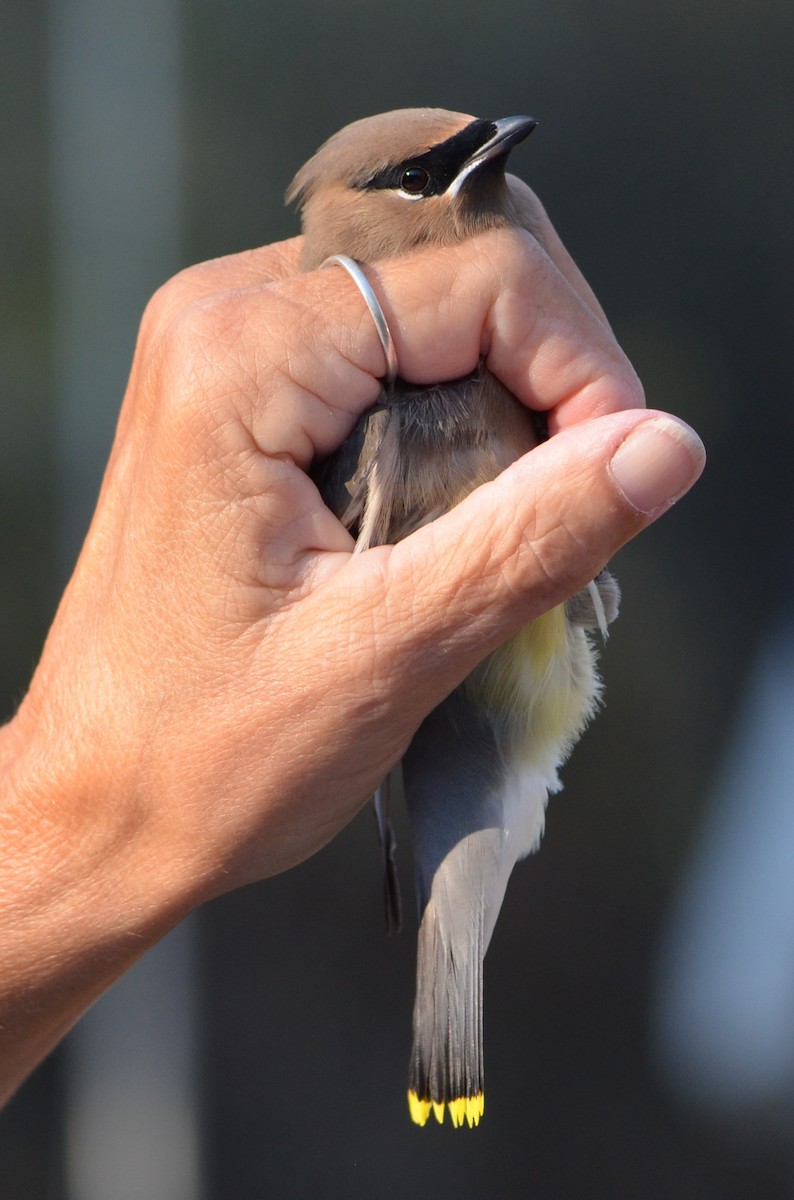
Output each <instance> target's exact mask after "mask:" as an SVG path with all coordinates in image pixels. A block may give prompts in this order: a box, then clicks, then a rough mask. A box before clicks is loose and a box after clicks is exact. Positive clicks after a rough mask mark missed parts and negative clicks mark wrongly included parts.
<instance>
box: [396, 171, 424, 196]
mask: <svg viewBox="0 0 794 1200" xmlns="http://www.w3.org/2000/svg"><path fill="white" fill-rule="evenodd" d="M429 182H430V176H429V175H428V173H427V171H426V170H425V169H424V167H407V168H406V170H404V171H403V173H402V175H401V176H400V187H401V188H402V190H403V191H404V192H407V193H408V195H409V196H418V195H419V193H420V192H423V191H424V190H425V188H426V187H427V185H428V184H429Z"/></svg>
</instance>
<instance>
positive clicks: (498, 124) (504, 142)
mask: <svg viewBox="0 0 794 1200" xmlns="http://www.w3.org/2000/svg"><path fill="white" fill-rule="evenodd" d="M536 125H537V121H536V120H535V118H534V117H502V118H501V120H499V121H494V122H493V127H494V133H493V134H492V135H491V137H489V139H488V141H487V142H486V143H485V145H483V146H480V148H479V150H477V151H476V152H475V153H474V154H472V156H471V158H468V159H467V160H466V162H465V163H464V164H463V166H462V167H461V169H460V170H459V171H458V174H457V175H456V176H455V179H454V180H453V181H452V184H451V185H450V187H449V189H448V190H449V194H450V195H452V196H456V195H457V193H458V192H459V191H460V188H461V187H462V185H463V183H464V182H465V180H466V179H468V177H469V176H470V175H471V174H472V172H473V171H478V170H479V169H480V167H482V166H484V165H485V163H487V162H492V161H493V159H495V158H506V157H507V155H508V154H509V153H510V151H511V150H512V149H513V147H514V146H517V145H518V143H519V142H523V140H524V138H528V137H529V135H530V134H531V133H532V130H533V129H534V128H535V126H536Z"/></svg>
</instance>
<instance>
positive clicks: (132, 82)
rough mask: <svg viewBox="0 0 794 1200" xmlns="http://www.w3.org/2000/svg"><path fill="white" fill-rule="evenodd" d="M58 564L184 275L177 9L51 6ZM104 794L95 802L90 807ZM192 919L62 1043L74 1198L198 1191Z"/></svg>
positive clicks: (71, 546) (107, 0) (188, 1198)
mask: <svg viewBox="0 0 794 1200" xmlns="http://www.w3.org/2000/svg"><path fill="white" fill-rule="evenodd" d="M49 26H50V31H51V44H50V100H51V131H52V192H53V198H52V220H53V225H52V228H53V242H52V246H53V288H54V300H55V321H56V332H55V353H54V363H55V389H56V393H57V406H56V413H57V416H56V434H57V448H58V464H57V469H58V472H59V493H60V501H59V512H60V517H61V527H60V531H59V547H60V557H61V562H60V568H61V571H62V573H63V575H64V576H66V575H67V574H68V571H69V570H70V568H71V565H72V563H73V561H74V559H75V557H76V554H77V550H78V548H79V545H80V542H81V540H82V538H83V536H84V534H85V530H86V527H87V525H88V521H89V518H90V514H91V510H92V508H93V505H94V501H95V498H96V493H97V489H98V486H99V481H100V478H101V473H102V468H103V465H104V463H105V461H106V458H107V453H108V450H109V447H110V443H111V439H112V433H113V428H114V425H115V420H116V416H117V413H118V408H119V404H120V402H121V397H122V394H123V389H124V384H125V380H126V378H127V374H128V372H129V364H130V359H131V355H132V349H133V345H134V340H135V334H136V330H137V326H138V321H139V319H140V313H141V311H142V308H143V306H144V304H145V302H146V299H147V298H148V296H149V295H150V294H151V292H152V291H153V290H154V289H155V288H156V287H157V285H158V284H159V283H160V282H162V281H163V280H164V279H165V278H166V277H167V276H168V275H169V274H170V273H172V271H173V270H174V269H175V268H176V267H177V266H178V265H179V259H180V251H181V245H180V243H181V235H180V175H181V169H180V158H181V130H180V126H181V119H180V117H181V113H180V90H179V42H180V29H179V17H178V3H177V0H136V3H130V2H129V0H50V7H49ZM101 803H102V798H101V797H97V804H101ZM194 997H195V980H194V939H193V931H192V926H191V923H190V922H188V923H187V924H185V925H183V926H180V928H179V929H178V930H176V931H175V932H174V933H172V934H171V935H170V936H169V937H168V938H167V939H166V940H165V942H164V943H161V945H160V946H158V947H157V948H156V949H155V950H154V951H152V952H151V953H150V954H148V955H147V956H146V957H145V958H144V959H143V960H142V962H141V963H139V964H138V966H137V967H136V968H135V969H134V970H133V971H132V972H130V973H129V975H128V976H126V977H125V978H124V979H123V980H121V981H120V982H119V983H118V984H117V985H116V986H115V987H114V988H113V989H112V990H111V991H110V992H109V993H108V994H107V995H106V996H104V997H103V998H102V999H101V1000H100V1001H99V1002H98V1003H97V1004H96V1005H95V1007H94V1008H93V1009H92V1010H91V1012H90V1013H89V1014H88V1015H87V1016H86V1017H85V1018H84V1019H83V1021H81V1022H80V1024H79V1025H78V1026H77V1028H76V1029H75V1031H74V1032H73V1033H72V1034H71V1035H70V1038H69V1040H68V1043H67V1048H66V1070H67V1085H66V1094H67V1113H66V1153H67V1164H66V1171H67V1180H68V1195H69V1198H70V1200H108V1198H109V1197H113V1200H128V1198H129V1200H141V1197H157V1200H196V1198H197V1197H198V1196H199V1194H200V1170H199V1155H198V1120H197V1109H198V1105H197V1095H196V1080H195V1064H196V1053H195V1042H196V1032H195V1030H196V1021H195V999H194Z"/></svg>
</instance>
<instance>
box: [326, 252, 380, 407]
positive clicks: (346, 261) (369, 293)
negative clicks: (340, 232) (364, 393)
mask: <svg viewBox="0 0 794 1200" xmlns="http://www.w3.org/2000/svg"><path fill="white" fill-rule="evenodd" d="M330 263H337V264H338V265H339V266H340V267H344V269H345V270H346V271H347V273H348V275H349V276H350V278H351V279H352V280H353V283H354V284H355V285H356V287H357V288H358V290H359V291H360V292H361V295H362V296H363V297H364V303H365V304H366V306H367V308H368V309H369V311H370V313H371V315H372V320H373V321H374V322H375V328H376V329H377V331H378V337H379V338H380V344H381V346H382V347H383V353H384V354H385V356H386V374H385V375H384V376H383V382H384V384H385V385H386V387H391V385H392V384H393V383H394V381H395V379H396V378H397V373H398V367H397V355H396V354H395V352H394V342H393V341H392V336H391V330H390V329H389V326H388V324H387V323H386V318H385V316H384V315H383V309H382V308H381V306H380V302H379V300H378V297H377V296H376V295H375V293H374V291H373V290H372V284H371V283H370V281H369V280H368V279H367V277H366V275H365V274H364V272H363V271H362V270H361V267H360V266H359V265H358V263H357V262H356V260H355V259H354V258H350V257H348V255H347V254H332V255H331V257H330V258H326V260H325V262H323V263H320V269H321V270H322V268H323V267H327V266H328V265H329V264H330Z"/></svg>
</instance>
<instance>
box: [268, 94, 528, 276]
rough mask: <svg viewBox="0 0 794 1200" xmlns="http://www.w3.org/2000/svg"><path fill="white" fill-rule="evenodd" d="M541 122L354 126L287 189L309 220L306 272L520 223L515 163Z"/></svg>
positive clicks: (449, 118) (434, 111)
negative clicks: (511, 176) (518, 148)
mask: <svg viewBox="0 0 794 1200" xmlns="http://www.w3.org/2000/svg"><path fill="white" fill-rule="evenodd" d="M536 124H537V122H536V121H535V120H534V119H533V118H532V117H505V118H503V119H502V120H499V121H482V120H477V119H476V118H475V117H470V116H466V114H465V113H454V112H447V111H446V110H445V109H442V108H403V109H397V110H396V111H395V112H388V113H381V114H379V115H378V116H375V117H367V118H365V119H364V120H362V121H355V122H354V123H353V124H352V125H347V126H345V128H344V129H341V130H340V131H339V132H338V133H335V134H334V135H333V137H331V138H329V139H328V141H327V142H325V144H324V145H323V146H321V147H320V149H319V150H318V151H317V153H316V154H315V155H314V156H313V157H312V158H310V159H309V161H308V162H307V163H306V164H305V165H304V166H303V167H301V169H300V170H299V171H298V173H297V175H296V176H295V178H294V179H293V181H292V183H291V184H290V186H289V189H288V190H287V196H286V199H287V203H292V202H295V203H297V204H298V206H299V208H300V211H301V217H302V221H303V233H304V248H303V253H302V257H301V265H302V266H303V267H304V269H306V270H311V269H313V268H314V267H317V266H319V265H320V263H321V262H323V261H324V259H326V258H328V257H329V256H330V255H332V254H349V255H350V256H351V257H352V258H357V259H360V260H361V261H362V262H373V261H375V260H377V259H379V258H386V257H396V256H399V255H401V254H407V253H408V252H409V251H411V250H413V249H414V248H416V247H417V246H420V245H423V244H427V243H449V242H454V241H459V240H461V239H462V238H465V237H469V236H471V235H472V234H474V233H477V232H480V231H482V230H485V229H492V228H495V227H497V226H501V225H510V224H517V223H518V219H517V218H516V216H515V214H514V212H513V206H512V200H511V196H510V192H509V189H508V187H507V182H506V180H505V164H506V161H507V156H508V154H509V153H510V151H511V150H512V148H513V146H515V145H517V144H518V142H521V141H523V140H524V138H525V137H528V136H529V134H530V133H531V132H532V130H533V129H534V128H535V126H536Z"/></svg>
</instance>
